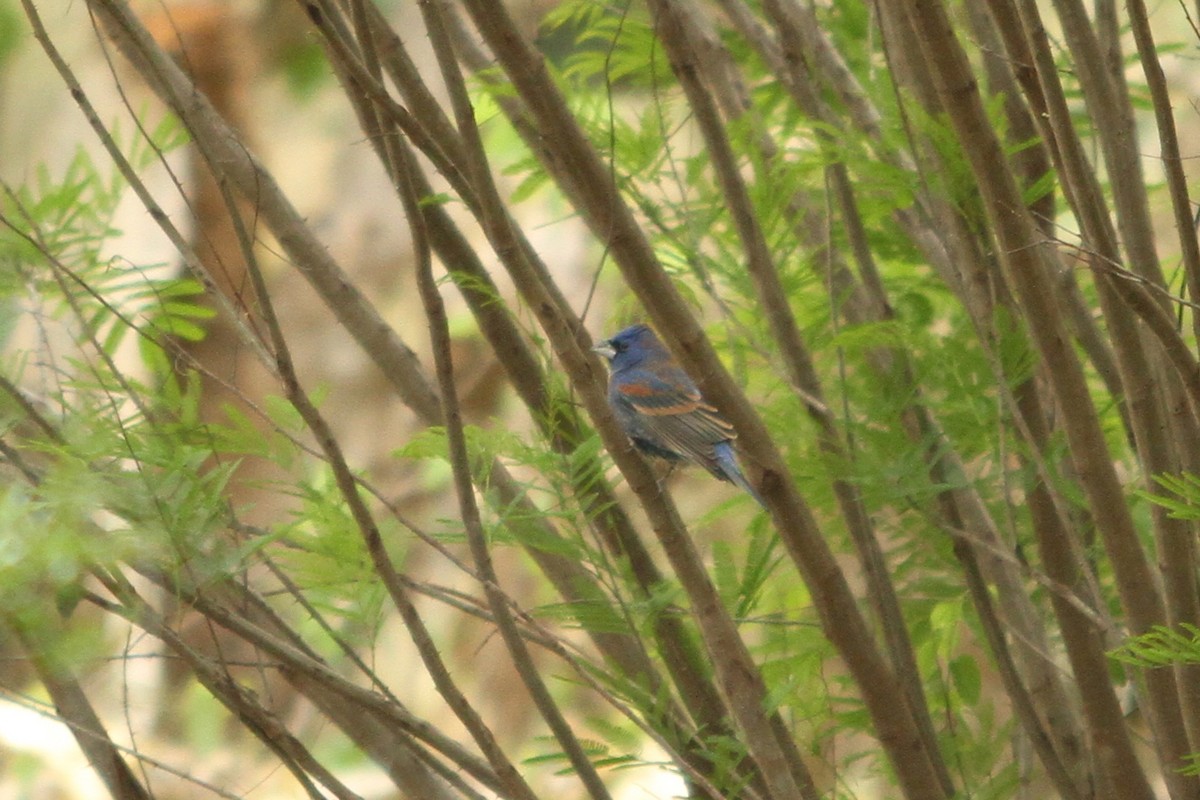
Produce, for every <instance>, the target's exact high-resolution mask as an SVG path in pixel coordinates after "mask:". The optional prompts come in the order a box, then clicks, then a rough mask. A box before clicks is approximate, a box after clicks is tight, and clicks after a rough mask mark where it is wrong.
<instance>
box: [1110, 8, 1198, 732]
mask: <svg viewBox="0 0 1200 800" xmlns="http://www.w3.org/2000/svg"><path fill="white" fill-rule="evenodd" d="M1126 8H1127V10H1128V14H1129V22H1130V26H1131V27H1132V29H1133V38H1134V41H1135V42H1136V43H1137V49H1138V57H1139V58H1140V59H1141V62H1142V70H1143V72H1144V73H1145V75H1146V84H1147V86H1148V87H1149V89H1150V98H1151V103H1152V105H1153V107H1154V117H1155V121H1156V122H1157V124H1158V137H1159V143H1160V146H1161V148H1162V155H1161V161H1162V164H1163V169H1164V171H1165V172H1166V177H1167V189H1168V191H1169V193H1170V196H1171V208H1172V211H1173V212H1174V215H1175V231H1176V235H1177V237H1178V239H1179V246H1180V250H1181V251H1182V254H1183V268H1184V274H1185V275H1186V276H1187V281H1186V282H1187V287H1188V293H1189V295H1190V297H1191V299H1192V301H1193V302H1200V242H1198V241H1197V238H1196V228H1195V226H1194V223H1193V220H1192V203H1191V200H1190V199H1189V197H1188V188H1187V178H1186V176H1185V175H1184V172H1183V157H1182V155H1181V153H1180V150H1179V138H1178V134H1177V132H1176V129H1175V117H1174V112H1173V111H1172V109H1171V95H1170V92H1169V91H1168V89H1167V81H1166V76H1165V75H1164V74H1163V68H1162V64H1161V63H1160V62H1159V59H1158V51H1157V49H1156V46H1155V42H1154V35H1153V33H1152V32H1151V30H1150V20H1149V17H1148V14H1147V12H1146V4H1145V2H1144V0H1129V2H1128V3H1127V4H1126ZM1191 317H1192V331H1193V333H1194V334H1195V335H1196V336H1197V337H1200V314H1197V313H1195V311H1194V310H1193V312H1192V314H1191ZM1160 338H1161V337H1160ZM1188 354H1189V355H1190V354H1191V350H1190V348H1189V349H1188ZM1195 397H1196V395H1193V405H1192V413H1191V414H1186V413H1185V412H1184V410H1183V409H1177V410H1176V413H1175V414H1173V415H1172V423H1173V424H1176V425H1177V426H1178V427H1176V439H1177V440H1180V441H1182V442H1184V444H1181V445H1180V447H1181V450H1182V452H1181V456H1182V458H1183V466H1184V468H1185V469H1187V470H1189V471H1192V472H1195V471H1196V470H1197V469H1200V463H1198V462H1200V454H1198V453H1197V452H1196V449H1197V446H1196V439H1197V438H1198V437H1197V436H1196V431H1195V426H1194V422H1193V420H1194V419H1195V417H1196V415H1197V412H1198V411H1200V403H1197V402H1196V400H1195ZM1187 423H1192V424H1187ZM1184 425H1186V429H1185V430H1181V429H1180V428H1182V427H1183V426H1184ZM1188 527H1190V530H1187V528H1185V533H1184V535H1183V537H1182V544H1183V545H1184V546H1183V547H1182V548H1179V549H1181V550H1182V552H1178V549H1177V550H1176V551H1175V553H1174V554H1173V555H1172V556H1171V557H1169V558H1168V559H1165V561H1166V564H1165V572H1166V573H1167V581H1168V586H1169V587H1170V588H1169V590H1168V592H1167V603H1168V611H1169V612H1170V616H1171V622H1172V624H1175V625H1179V624H1180V623H1191V624H1193V625H1194V624H1197V623H1198V622H1200V598H1197V594H1196V582H1195V571H1196V550H1195V543H1194V539H1193V537H1194V534H1195V526H1188ZM1175 556H1182V557H1181V558H1178V559H1176V558H1175ZM1177 669H1179V670H1180V671H1181V672H1182V674H1181V675H1180V692H1181V698H1180V699H1181V701H1182V704H1183V707H1184V721H1185V722H1186V723H1187V725H1188V734H1189V737H1190V740H1191V747H1192V749H1193V750H1196V749H1198V748H1200V683H1198V682H1197V680H1196V678H1197V675H1196V673H1197V670H1198V668H1197V667H1196V666H1195V665H1192V666H1190V667H1189V666H1186V665H1180V666H1179V667H1178V668H1177ZM1188 673H1191V674H1190V675H1189V674H1188Z"/></svg>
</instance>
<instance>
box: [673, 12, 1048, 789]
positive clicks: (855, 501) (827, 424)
mask: <svg viewBox="0 0 1200 800" xmlns="http://www.w3.org/2000/svg"><path fill="white" fill-rule="evenodd" d="M721 5H722V7H723V8H724V9H725V10H726V12H727V13H729V14H730V16H731V17H732V18H733V19H735V20H736V21H737V24H738V26H739V28H740V29H741V30H742V32H743V34H744V35H747V36H748V37H749V38H750V39H751V41H752V43H754V44H755V46H756V48H757V49H758V51H759V53H760V55H761V56H762V57H763V58H764V59H765V60H766V61H767V62H768V63H769V64H771V65H772V66H773V67H774V68H775V69H776V71H777V73H778V74H781V75H783V76H785V81H784V83H785V85H786V87H787V89H788V90H789V93H790V94H791V96H792V98H793V99H794V100H795V101H796V104H797V106H798V107H799V108H800V109H801V110H802V111H804V112H805V113H806V114H808V115H809V116H810V117H812V118H813V119H814V120H820V121H823V122H825V123H827V124H829V125H831V127H833V126H836V125H837V122H836V121H834V120H833V119H832V114H831V113H830V112H829V110H828V109H827V108H826V107H825V105H824V104H823V103H822V102H821V101H820V99H819V98H818V97H817V95H816V92H815V91H814V90H813V87H811V85H810V83H809V81H808V79H807V76H806V75H805V70H804V69H802V67H801V63H800V62H801V61H802V60H803V54H802V47H803V45H802V43H801V42H800V41H799V39H800V36H799V35H798V32H797V30H796V28H795V26H794V25H792V24H790V17H789V16H788V15H787V14H786V13H785V11H784V9H783V7H782V6H781V4H780V3H779V2H778V0H774V1H769V2H767V3H766V4H765V10H766V11H767V13H768V14H769V15H770V16H771V17H772V18H773V19H774V21H775V23H776V27H777V30H778V33H779V37H780V43H779V44H778V45H776V44H775V43H774V42H770V41H768V40H767V39H766V36H765V32H763V31H762V30H761V29H760V28H759V26H758V25H757V22H756V21H755V20H754V19H753V17H751V15H750V14H749V11H748V10H747V9H746V8H745V6H744V4H743V3H741V2H738V1H736V0H725V2H722V4H721ZM785 53H786V54H788V55H789V56H790V58H787V59H786V60H785V56H784V54H785ZM693 105H694V104H693ZM697 118H698V119H699V120H701V123H702V124H703V122H704V119H705V118H704V116H703V115H700V114H697ZM830 136H831V135H830V134H828V133H827V132H825V131H821V130H818V132H817V137H818V141H819V142H821V143H823V144H828V143H829V141H830ZM709 149H710V152H714V153H716V152H717V148H714V147H713V146H712V145H711V144H710V147H709ZM725 161H728V159H725ZM714 163H715V164H717V165H718V166H720V165H721V163H722V162H721V161H720V160H718V159H716V158H715V157H714ZM727 168H728V167H727ZM830 175H831V178H832V181H833V183H834V186H835V192H836V195H837V199H838V203H839V206H840V207H841V209H842V211H843V215H844V217H845V220H846V226H847V228H848V235H849V238H850V241H851V244H852V249H853V252H854V255H855V259H856V261H857V262H858V264H859V266H860V271H861V274H862V276H863V280H864V284H865V287H863V289H865V293H864V294H862V296H861V297H859V296H858V291H861V290H859V289H858V287H857V284H855V287H856V292H855V294H854V296H855V297H858V302H855V303H851V304H848V305H847V307H846V313H847V314H848V315H849V316H850V317H851V318H852V319H854V320H855V321H856V322H863V321H866V320H867V319H882V318H887V317H889V316H890V306H889V304H888V302H887V297H886V293H885V290H884V288H883V283H882V280H881V279H880V276H879V274H878V271H877V270H876V268H875V264H874V260H873V258H872V257H871V254H870V250H869V248H868V247H867V244H866V235H865V231H864V230H863V229H862V226H861V219H860V218H859V216H858V213H857V206H856V202H855V200H854V197H853V190H852V188H851V186H850V180H849V176H848V173H847V170H846V167H845V164H842V163H840V162H838V163H834V164H831V166H830ZM735 177H736V173H735ZM831 274H832V273H831ZM850 280H851V281H853V279H852V278H851V279H850ZM897 356H898V357H899V361H900V363H898V364H895V365H894V366H895V368H896V369H897V370H899V371H900V373H901V374H906V375H908V377H909V380H907V381H906V383H907V384H908V385H911V384H912V381H911V376H912V372H911V367H910V366H908V365H907V359H906V358H905V357H904V355H903V354H902V353H895V352H893V357H897ZM888 361H889V362H890V361H891V358H889V359H888ZM872 365H873V366H874V367H875V368H876V369H877V370H879V371H881V372H882V371H887V370H888V369H889V364H887V363H882V362H873V364H872ZM805 388H806V390H807V391H808V393H809V394H810V395H813V396H816V397H818V398H819V397H821V396H822V393H821V390H820V388H819V386H807V387H805ZM810 413H811V414H812V415H813V416H814V418H816V419H817V422H818V424H819V425H821V428H822V431H823V437H822V447H823V448H824V449H825V450H826V452H829V453H831V454H832V455H834V456H835V458H838V459H839V460H842V459H845V458H846V454H845V446H844V444H843V443H841V441H840V437H839V436H838V434H837V432H836V430H835V428H834V423H833V420H832V418H831V417H829V415H828V414H827V413H823V412H822V411H821V410H820V409H818V408H816V407H811V406H810ZM913 413H914V414H915V415H917V416H918V417H919V418H921V419H922V420H923V421H924V424H923V425H921V427H922V428H923V429H924V432H923V433H921V434H920V435H921V436H922V438H923V439H924V437H925V433H927V432H928V431H929V429H931V428H935V427H936V426H935V424H934V423H933V420H932V418H931V417H930V415H929V414H928V412H927V410H926V409H924V408H923V407H921V406H919V405H918V404H914V407H913ZM942 438H943V437H941V436H938V437H937V439H936V441H941V440H942ZM925 440H927V439H925ZM930 454H931V471H932V472H934V473H935V481H936V482H937V483H938V484H939V485H949V484H953V482H952V481H947V480H945V479H944V476H942V475H941V474H940V473H943V472H945V464H944V461H943V459H942V458H941V457H939V456H937V455H935V454H934V451H933V450H930ZM834 491H835V494H836V496H837V498H838V502H839V505H840V506H841V508H842V509H843V516H844V517H845V518H846V521H847V525H848V528H849V529H850V531H851V535H852V538H853V540H854V542H855V545H856V547H857V548H858V550H859V553H860V558H861V559H862V560H863V564H864V567H865V569H866V572H867V576H868V582H869V585H870V586H871V597H872V600H873V602H874V603H875V604H876V608H877V612H878V613H879V614H880V617H881V618H882V620H883V627H884V631H885V636H886V637H887V641H888V645H889V653H890V654H891V657H892V660H893V665H894V668H895V669H896V671H897V674H898V675H899V676H900V679H901V683H902V685H903V686H904V687H905V690H906V693H907V694H906V696H907V698H908V702H909V704H910V707H911V708H912V710H913V714H914V716H915V718H916V720H917V723H918V725H919V726H920V728H921V730H922V732H923V734H924V735H925V738H926V741H927V743H928V744H927V746H928V747H929V749H930V751H931V753H933V754H934V755H933V758H934V761H935V766H936V768H937V769H938V772H939V775H940V777H941V779H942V783H943V786H944V787H945V788H946V790H947V791H948V792H952V791H953V783H952V781H951V778H950V775H949V771H948V770H947V769H946V766H945V763H944V761H943V760H942V759H941V757H940V753H939V752H938V750H937V738H936V733H935V730H934V726H933V721H932V719H931V718H930V716H929V710H928V704H927V702H926V700H925V697H924V689H923V685H922V683H921V679H920V673H919V671H918V669H917V666H916V659H915V655H914V654H913V652H912V645H911V641H910V639H909V637H908V632H907V629H906V628H905V626H904V621H903V617H902V615H901V614H900V609H899V602H898V599H897V598H896V595H895V589H894V587H893V585H892V583H891V580H890V577H889V573H888V571H887V567H886V562H885V561H884V558H883V555H882V552H881V551H880V549H879V545H878V542H877V541H876V539H875V536H874V533H873V531H872V530H871V523H870V519H869V517H867V515H866V512H865V509H864V508H863V506H862V502H861V498H860V497H859V496H858V493H857V491H856V490H855V489H854V487H853V486H851V485H850V484H849V483H848V482H846V481H840V480H839V481H835V482H834ZM956 494H962V492H961V491H960V492H956ZM960 502H961V500H960ZM978 506H979V507H980V508H981V507H982V504H981V503H980V504H978ZM986 529H987V530H993V529H994V528H993V527H992V526H988V527H987V528H986ZM1006 572H1007V571H1006ZM1019 596H1021V597H1023V596H1024V595H1023V593H1022V594H1021V595H1019ZM1030 616H1032V612H1031V613H1030V614H1022V615H1021V617H1022V618H1029V617H1030Z"/></svg>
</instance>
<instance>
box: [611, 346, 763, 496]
mask: <svg viewBox="0 0 1200 800" xmlns="http://www.w3.org/2000/svg"><path fill="white" fill-rule="evenodd" d="M592 350H594V351H595V352H597V353H599V354H600V355H602V356H604V358H606V359H607V360H608V364H609V372H610V377H609V381H608V402H609V405H611V406H612V409H613V413H614V414H615V415H616V417H617V421H618V422H619V423H620V424H621V427H622V428H623V429H624V431H625V433H626V435H628V436H629V439H630V441H632V442H633V444H634V446H635V447H637V449H638V450H639V451H641V452H642V453H644V454H645V455H648V456H653V457H656V458H661V459H664V460H666V461H669V462H671V463H673V464H675V463H680V462H690V463H692V464H698V465H700V466H701V467H704V468H705V469H706V470H708V471H709V473H710V474H712V475H713V477H715V478H718V479H720V480H722V481H727V482H729V483H733V484H735V485H737V486H739V487H740V488H742V489H743V490H745V491H746V493H748V494H749V495H750V496H751V497H753V498H754V499H755V501H756V502H757V503H758V504H759V505H760V506H762V507H763V508H766V503H764V502H763V499H762V497H760V496H759V494H758V492H757V491H755V489H754V487H753V486H751V485H750V481H749V480H747V479H746V474H745V473H744V472H742V468H741V466H740V465H739V464H738V460H737V456H736V455H735V454H734V451H733V440H734V439H736V438H737V432H736V431H734V429H733V425H731V424H730V423H729V421H728V420H727V419H725V417H724V416H722V415H721V412H720V411H718V410H717V408H716V407H715V406H713V405H712V404H711V403H709V402H708V401H706V400H705V399H704V397H703V395H701V394H700V390H699V389H698V388H697V387H696V383H695V382H694V381H693V380H692V379H691V377H690V376H688V374H687V373H686V372H685V371H684V370H683V368H682V367H681V366H679V364H678V363H676V361H675V359H674V358H672V357H671V354H670V352H668V351H667V348H666V347H665V346H664V345H663V343H662V342H661V341H659V338H658V335H657V334H656V333H655V332H654V331H653V330H652V329H651V328H650V327H649V326H648V325H643V324H637V325H631V326H629V327H628V328H625V329H624V330H622V331H621V332H620V333H618V334H616V335H615V336H613V337H611V338H609V339H605V340H604V341H601V342H597V343H596V346H595V347H593V348H592Z"/></svg>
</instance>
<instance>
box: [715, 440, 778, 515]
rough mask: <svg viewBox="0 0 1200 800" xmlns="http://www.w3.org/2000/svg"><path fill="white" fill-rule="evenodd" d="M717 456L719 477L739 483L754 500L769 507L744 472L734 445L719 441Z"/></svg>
mask: <svg viewBox="0 0 1200 800" xmlns="http://www.w3.org/2000/svg"><path fill="white" fill-rule="evenodd" d="M714 450H715V452H714V455H715V456H716V464H717V469H716V470H715V472H716V474H717V477H718V478H722V479H723V480H727V481H729V482H731V483H735V484H737V485H738V486H739V487H741V489H742V490H743V491H744V492H745V493H746V494H748V495H750V496H751V497H753V498H754V501H755V502H756V503H758V504H759V505H760V506H762V507H763V509H764V510H766V508H767V504H766V503H764V502H763V499H762V497H760V496H759V494H758V492H757V491H755V489H754V487H753V486H751V485H750V481H749V480H747V479H746V473H744V472H742V468H741V467H740V466H739V465H738V460H737V456H736V455H735V454H734V452H733V445H731V444H730V443H729V442H718V443H717V446H716V448H714Z"/></svg>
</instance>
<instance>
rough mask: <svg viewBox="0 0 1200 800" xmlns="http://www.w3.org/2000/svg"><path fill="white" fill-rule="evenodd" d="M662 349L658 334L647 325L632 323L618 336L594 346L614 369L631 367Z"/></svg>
mask: <svg viewBox="0 0 1200 800" xmlns="http://www.w3.org/2000/svg"><path fill="white" fill-rule="evenodd" d="M662 349H663V346H662V344H661V343H660V342H659V341H658V336H656V335H655V334H654V331H652V330H651V329H650V328H649V326H647V325H631V326H629V327H628V328H626V329H625V330H623V331H621V332H620V333H618V334H617V335H616V336H613V337H611V338H609V339H605V340H604V341H602V342H597V343H596V346H595V347H593V348H592V350H594V351H595V352H597V353H599V354H600V355H602V356H604V357H605V358H607V359H608V363H609V364H610V365H611V366H612V369H613V370H614V371H616V370H619V369H623V368H625V367H631V366H633V365H634V364H637V363H638V362H639V361H641V360H642V359H643V358H645V357H646V356H647V355H651V354H653V353H656V352H658V351H660V350H662Z"/></svg>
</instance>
